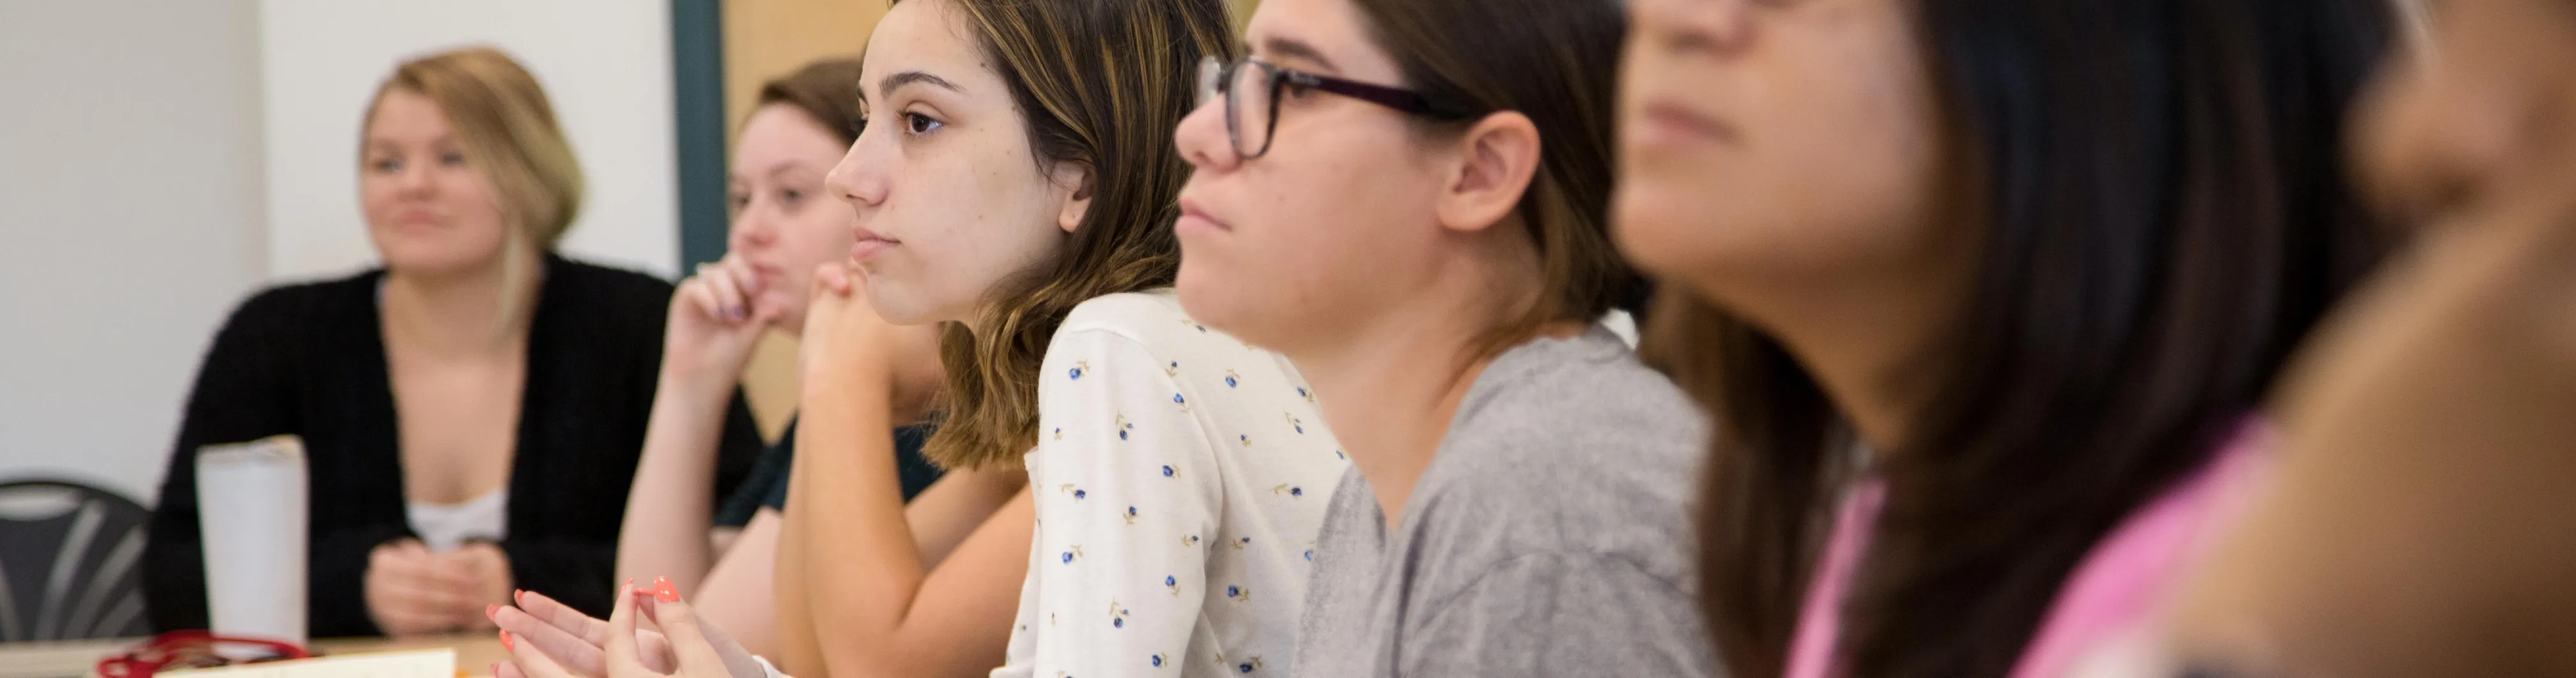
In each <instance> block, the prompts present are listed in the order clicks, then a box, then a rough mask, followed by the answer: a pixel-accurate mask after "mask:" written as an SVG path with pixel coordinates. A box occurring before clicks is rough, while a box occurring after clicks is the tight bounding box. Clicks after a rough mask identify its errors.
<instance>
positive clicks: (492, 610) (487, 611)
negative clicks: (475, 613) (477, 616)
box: [483, 605, 501, 622]
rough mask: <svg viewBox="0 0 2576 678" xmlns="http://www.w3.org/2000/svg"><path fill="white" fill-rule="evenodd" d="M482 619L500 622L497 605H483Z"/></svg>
mask: <svg viewBox="0 0 2576 678" xmlns="http://www.w3.org/2000/svg"><path fill="white" fill-rule="evenodd" d="M483 618H484V619H490V620H492V621H494V622H499V621H501V606H499V605H485V606H483Z"/></svg>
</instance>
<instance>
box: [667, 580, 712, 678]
mask: <svg viewBox="0 0 2576 678" xmlns="http://www.w3.org/2000/svg"><path fill="white" fill-rule="evenodd" d="M652 605H653V606H652V610H653V623H654V624H656V625H659V626H661V627H662V639H663V640H664V641H665V642H668V643H670V644H671V654H672V655H673V656H674V657H676V658H678V660H679V665H680V666H679V668H680V671H679V673H680V674H682V675H693V676H705V675H728V672H727V669H726V668H725V663H724V658H723V657H721V656H718V655H717V654H716V648H715V645H713V644H711V643H709V642H707V635H706V631H705V630H703V629H701V628H700V627H699V626H698V616H697V612H696V611H695V610H692V609H690V608H689V604H688V603H685V602H681V600H680V592H679V590H678V589H676V588H673V587H672V586H671V580H669V579H655V580H653V604H652Z"/></svg>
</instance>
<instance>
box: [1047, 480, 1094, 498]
mask: <svg viewBox="0 0 2576 678" xmlns="http://www.w3.org/2000/svg"><path fill="white" fill-rule="evenodd" d="M1055 491H1057V492H1063V493H1065V494H1070V495H1073V500H1074V501H1082V498H1083V497H1088V496H1091V493H1089V492H1084V491H1082V488H1079V487H1075V486H1074V485H1073V483H1065V484H1063V485H1058V486H1056V488H1055Z"/></svg>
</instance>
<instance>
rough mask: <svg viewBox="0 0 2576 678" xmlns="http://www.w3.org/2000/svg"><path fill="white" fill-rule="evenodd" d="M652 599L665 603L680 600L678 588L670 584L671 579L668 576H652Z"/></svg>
mask: <svg viewBox="0 0 2576 678" xmlns="http://www.w3.org/2000/svg"><path fill="white" fill-rule="evenodd" d="M653 599H654V600H658V601H662V602H665V603H676V602H680V590H679V589H678V588H675V587H672V586H671V580H670V579H669V578H666V577H654V578H653Z"/></svg>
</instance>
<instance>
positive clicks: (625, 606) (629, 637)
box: [599, 581, 652, 676]
mask: <svg viewBox="0 0 2576 678" xmlns="http://www.w3.org/2000/svg"><path fill="white" fill-rule="evenodd" d="M612 607H613V609H612V611H611V612H610V613H609V615H608V642H607V643H606V644H603V645H601V646H600V648H599V649H600V652H601V653H602V654H604V655H607V656H606V658H605V663H606V664H607V665H608V673H609V675H612V676H631V675H644V674H648V673H652V671H650V670H648V669H646V668H644V661H643V659H642V658H641V657H639V656H638V655H637V654H636V652H635V582H631V581H630V582H627V583H625V584H621V585H619V586H618V587H617V601H616V602H615V603H613V604H612Z"/></svg>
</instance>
